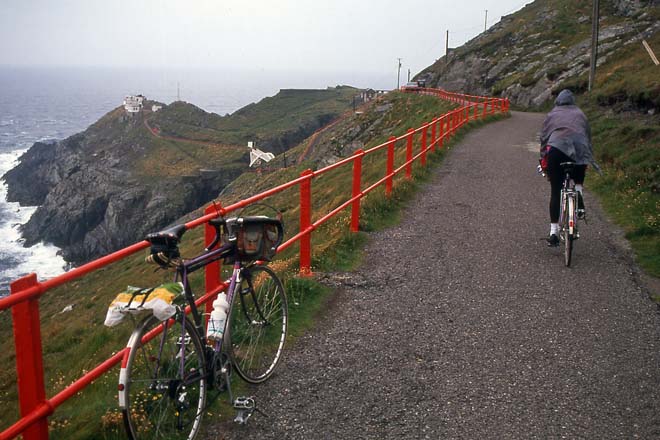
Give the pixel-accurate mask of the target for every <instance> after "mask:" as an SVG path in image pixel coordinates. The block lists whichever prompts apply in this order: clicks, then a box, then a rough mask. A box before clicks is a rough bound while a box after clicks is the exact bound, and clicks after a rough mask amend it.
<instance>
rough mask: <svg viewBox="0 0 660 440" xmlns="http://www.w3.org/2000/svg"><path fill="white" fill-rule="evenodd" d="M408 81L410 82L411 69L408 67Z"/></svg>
mask: <svg viewBox="0 0 660 440" xmlns="http://www.w3.org/2000/svg"><path fill="white" fill-rule="evenodd" d="M408 82H410V69H408Z"/></svg>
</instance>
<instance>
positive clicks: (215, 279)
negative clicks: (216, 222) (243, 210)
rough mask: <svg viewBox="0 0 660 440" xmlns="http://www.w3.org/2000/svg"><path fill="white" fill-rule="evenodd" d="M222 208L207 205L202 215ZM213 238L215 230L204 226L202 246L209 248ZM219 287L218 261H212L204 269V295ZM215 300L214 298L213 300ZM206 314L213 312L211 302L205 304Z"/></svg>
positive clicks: (207, 225)
mask: <svg viewBox="0 0 660 440" xmlns="http://www.w3.org/2000/svg"><path fill="white" fill-rule="evenodd" d="M220 209H222V207H221V206H220V204H219V203H214V204H212V205H209V206H207V207H206V209H205V210H204V215H206V214H213V213H218V214H220ZM214 238H215V228H214V227H213V226H211V225H209V224H208V223H206V224H205V225H204V246H205V247H209V246H210V245H211V243H212V242H213V239H214ZM219 285H220V261H214V262H213V263H210V264H208V265H207V266H206V267H205V268H204V287H206V293H208V292H211V291H212V290H214V289H216V288H217V287H218V286H219ZM213 300H215V298H213ZM205 307H206V313H211V312H212V311H213V301H207V302H206V306H205Z"/></svg>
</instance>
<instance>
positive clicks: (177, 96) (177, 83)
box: [176, 81, 181, 101]
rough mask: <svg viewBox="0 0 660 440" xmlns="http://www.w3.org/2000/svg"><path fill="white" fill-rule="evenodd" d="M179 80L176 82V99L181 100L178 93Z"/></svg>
mask: <svg viewBox="0 0 660 440" xmlns="http://www.w3.org/2000/svg"><path fill="white" fill-rule="evenodd" d="M179 92H180V91H179V82H178V81H177V82H176V100H177V101H181V94H180V93H179Z"/></svg>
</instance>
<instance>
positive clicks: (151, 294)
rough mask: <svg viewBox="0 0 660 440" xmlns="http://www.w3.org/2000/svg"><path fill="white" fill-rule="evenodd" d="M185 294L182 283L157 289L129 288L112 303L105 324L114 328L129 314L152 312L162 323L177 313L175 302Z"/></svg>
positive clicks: (161, 286) (164, 285)
mask: <svg viewBox="0 0 660 440" xmlns="http://www.w3.org/2000/svg"><path fill="white" fill-rule="evenodd" d="M182 292H183V284H182V283H167V284H162V285H160V286H158V287H155V288H150V289H141V288H139V287H133V286H128V287H127V288H126V291H125V292H122V293H120V294H119V295H117V296H116V297H115V299H114V300H113V301H112V302H111V303H110V306H109V307H108V313H107V314H106V315H105V322H104V324H105V325H106V326H108V327H114V326H115V325H117V324H119V323H120V322H121V321H123V319H124V317H125V316H126V314H127V313H139V312H143V311H145V310H148V311H151V313H153V315H154V316H155V317H156V318H158V319H159V320H161V321H164V320H166V319H167V318H169V317H171V316H172V315H174V313H176V306H175V305H174V300H175V299H176V298H177V297H178V296H179V295H181V293H182Z"/></svg>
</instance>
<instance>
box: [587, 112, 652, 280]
mask: <svg viewBox="0 0 660 440" xmlns="http://www.w3.org/2000/svg"><path fill="white" fill-rule="evenodd" d="M585 110H586V111H587V113H588V115H589V117H590V119H591V124H592V132H593V134H594V150H595V154H596V158H597V160H598V161H599V162H600V163H601V164H602V166H603V167H604V173H603V175H602V176H599V175H597V174H596V173H591V174H590V176H589V179H590V180H589V182H587V183H588V185H589V187H590V188H591V189H593V190H595V192H596V193H597V194H598V196H599V199H600V200H601V202H602V204H603V206H604V207H605V209H606V211H607V212H608V213H609V214H610V215H611V216H612V218H613V219H614V220H615V222H616V223H617V224H619V225H620V226H621V227H623V229H624V231H625V232H626V238H627V239H628V240H629V241H630V243H631V245H632V246H633V249H634V250H635V253H636V255H637V261H638V263H639V264H640V266H641V267H642V268H644V270H645V271H646V272H647V273H649V274H650V275H653V276H655V277H660V128H659V126H658V125H657V120H658V118H657V117H656V118H653V117H649V116H646V117H644V116H641V115H636V116H635V115H628V116H627V117H626V116H622V115H613V114H611V113H609V112H605V111H603V109H602V108H600V107H599V106H598V105H594V104H593V103H592V104H591V105H588V106H587V107H586V108H585Z"/></svg>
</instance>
